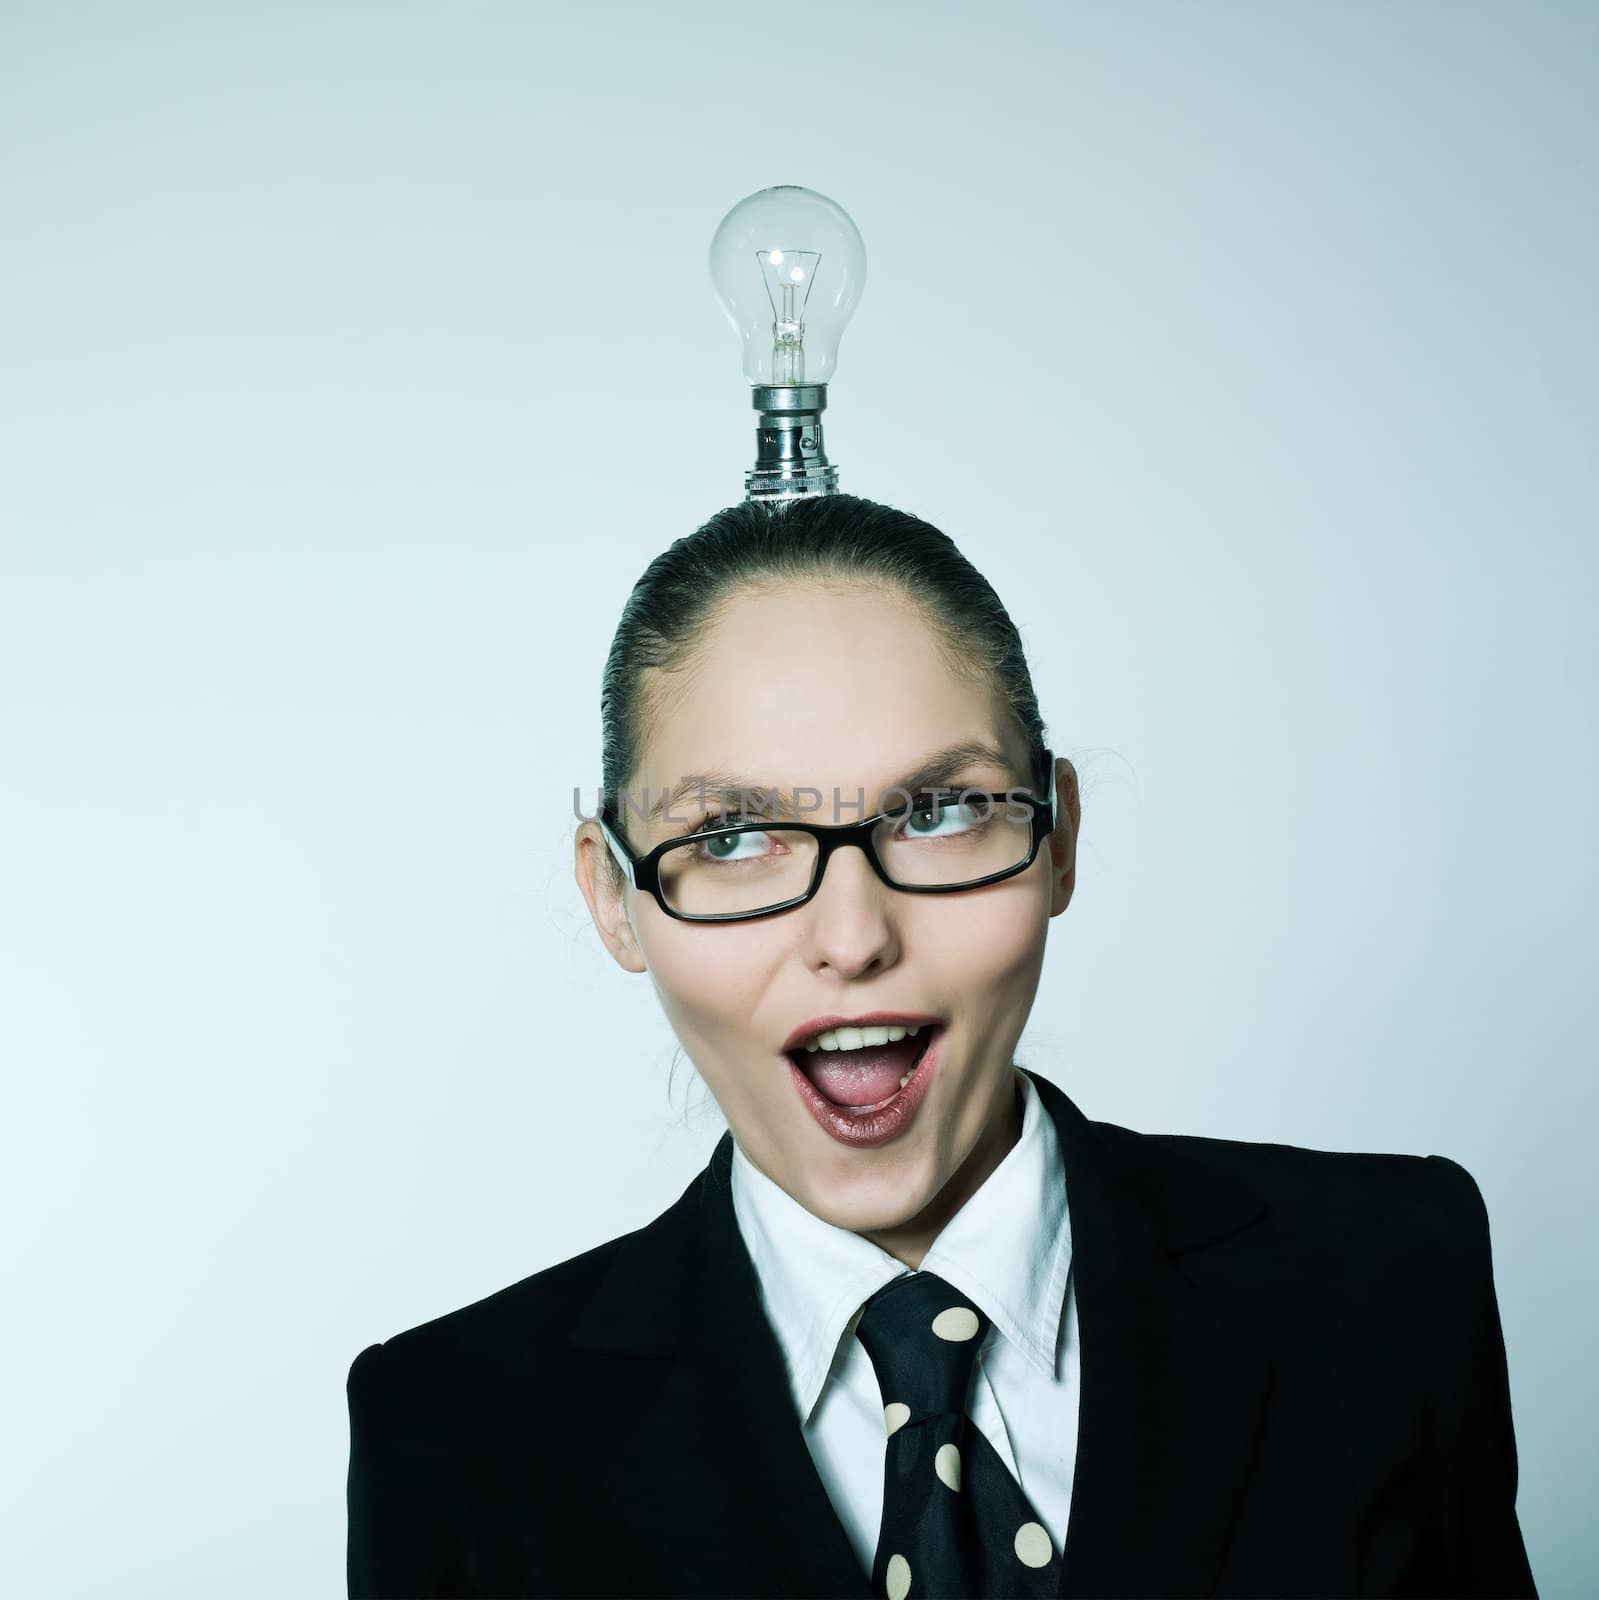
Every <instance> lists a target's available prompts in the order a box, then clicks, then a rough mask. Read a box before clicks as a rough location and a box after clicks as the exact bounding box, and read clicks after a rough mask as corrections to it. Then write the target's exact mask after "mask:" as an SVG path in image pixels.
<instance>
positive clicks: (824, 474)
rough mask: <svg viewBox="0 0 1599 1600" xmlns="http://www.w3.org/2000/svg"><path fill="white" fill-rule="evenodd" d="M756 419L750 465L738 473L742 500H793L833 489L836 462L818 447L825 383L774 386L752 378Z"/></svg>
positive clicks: (819, 443) (825, 389)
mask: <svg viewBox="0 0 1599 1600" xmlns="http://www.w3.org/2000/svg"><path fill="white" fill-rule="evenodd" d="M751 399H752V401H753V403H754V406H755V409H756V410H757V411H758V412H760V414H761V415H760V420H759V421H758V422H757V423H756V425H755V465H754V466H753V467H752V468H750V470H749V471H748V472H746V473H745V474H744V498H745V499H746V500H794V499H798V498H799V497H800V496H801V495H812V494H837V493H838V468H837V467H834V466H830V465H829V464H828V460H827V456H826V454H825V453H824V452H823V449H822V412H823V411H825V410H826V409H827V385H826V384H825V383H806V384H796V385H794V386H793V387H788V388H779V387H776V386H773V385H766V384H757V385H756V386H755V388H754V389H753V390H752V391H751Z"/></svg>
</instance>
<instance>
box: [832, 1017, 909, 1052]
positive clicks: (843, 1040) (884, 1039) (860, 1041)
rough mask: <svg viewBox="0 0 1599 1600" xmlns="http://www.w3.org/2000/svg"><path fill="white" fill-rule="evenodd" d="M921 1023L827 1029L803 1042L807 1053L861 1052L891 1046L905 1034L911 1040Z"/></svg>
mask: <svg viewBox="0 0 1599 1600" xmlns="http://www.w3.org/2000/svg"><path fill="white" fill-rule="evenodd" d="M921 1027H922V1025H921V1023H919V1022H918V1023H917V1024H916V1026H915V1027H912V1028H903V1027H901V1026H900V1025H899V1024H898V1023H897V1022H896V1023H894V1024H892V1025H891V1026H890V1027H887V1028H829V1029H827V1031H826V1032H824V1033H818V1034H815V1035H813V1036H812V1037H811V1038H809V1039H807V1040H806V1041H805V1048H806V1049H807V1050H808V1051H811V1052H815V1051H817V1050H861V1049H864V1048H865V1047H866V1046H867V1045H870V1044H893V1042H894V1041H895V1040H896V1039H903V1038H904V1037H905V1035H906V1034H910V1035H911V1036H912V1037H913V1038H914V1037H915V1035H916V1034H918V1033H919V1032H920V1031H921Z"/></svg>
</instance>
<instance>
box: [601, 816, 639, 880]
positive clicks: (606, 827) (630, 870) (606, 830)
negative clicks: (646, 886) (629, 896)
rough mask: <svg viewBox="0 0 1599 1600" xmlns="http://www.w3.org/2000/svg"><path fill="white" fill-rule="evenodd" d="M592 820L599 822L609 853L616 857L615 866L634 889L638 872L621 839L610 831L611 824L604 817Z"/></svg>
mask: <svg viewBox="0 0 1599 1600" xmlns="http://www.w3.org/2000/svg"><path fill="white" fill-rule="evenodd" d="M594 820H595V821H596V822H598V823H599V825H600V832H601V833H603V834H604V835H605V842H606V844H607V845H608V846H609V847H610V851H611V854H612V855H613V856H615V857H616V864H617V866H619V867H620V868H621V869H622V876H623V877H624V878H626V879H627V881H628V882H629V883H630V884H632V885H633V887H634V888H635V889H636V888H637V887H638V874H637V873H636V872H635V870H634V867H633V862H632V859H631V858H630V857H629V856H628V853H627V851H626V849H625V848H624V847H623V845H622V841H621V840H620V839H618V838H617V837H616V835H615V834H614V833H613V832H612V831H611V826H610V824H609V823H608V822H606V820H605V818H604V817H596V818H595V819H594Z"/></svg>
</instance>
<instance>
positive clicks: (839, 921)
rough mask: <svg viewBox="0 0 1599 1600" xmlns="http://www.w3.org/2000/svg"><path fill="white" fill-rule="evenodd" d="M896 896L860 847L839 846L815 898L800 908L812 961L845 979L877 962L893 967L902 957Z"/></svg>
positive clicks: (824, 873)
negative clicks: (896, 917)
mask: <svg viewBox="0 0 1599 1600" xmlns="http://www.w3.org/2000/svg"><path fill="white" fill-rule="evenodd" d="M893 897H894V891H893V890H892V889H891V888H890V887H889V886H888V885H887V884H886V883H884V882H883V881H882V880H881V879H880V878H879V877H878V876H877V874H876V873H875V872H873V871H872V864H871V862H870V861H868V860H867V859H866V852H865V851H864V850H862V849H861V848H860V846H859V845H844V846H842V847H840V848H839V849H837V850H835V851H834V852H833V854H832V856H831V857H830V858H829V860H828V863H827V867H826V870H825V871H824V872H823V874H822V881H821V884H820V885H819V886H818V888H817V890H816V894H815V896H814V898H813V899H812V900H811V901H810V902H809V904H807V905H804V906H801V907H800V908H799V909H800V911H801V912H802V913H803V914H804V915H805V919H806V920H805V939H804V943H805V954H806V959H807V960H808V961H809V962H810V964H811V965H812V966H824V967H831V968H833V970H834V971H835V972H838V973H840V974H841V975H842V976H844V977H855V976H857V975H859V974H860V973H862V972H865V971H868V970H869V969H870V968H871V967H872V966H873V965H874V964H876V965H879V966H890V965H892V964H893V962H894V961H896V960H897V959H898V957H899V934H898V931H897V929H896V928H895V925H894V915H893V910H892V899H893Z"/></svg>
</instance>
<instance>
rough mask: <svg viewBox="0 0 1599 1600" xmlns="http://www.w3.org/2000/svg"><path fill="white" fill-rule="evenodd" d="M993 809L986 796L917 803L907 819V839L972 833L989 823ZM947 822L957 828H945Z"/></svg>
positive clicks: (927, 800)
mask: <svg viewBox="0 0 1599 1600" xmlns="http://www.w3.org/2000/svg"><path fill="white" fill-rule="evenodd" d="M992 807H993V802H992V801H991V800H990V799H989V798H988V796H987V795H972V796H970V797H969V798H968V799H965V800H934V799H923V800H918V801H917V802H916V804H915V805H914V806H913V807H912V808H911V810H910V811H909V813H908V814H907V815H906V817H905V825H904V832H905V836H906V837H907V838H910V839H929V838H934V837H946V838H947V837H949V836H950V835H952V834H961V833H969V832H970V831H971V830H972V829H973V828H980V827H982V826H983V824H984V823H985V822H987V821H988V817H989V813H990V811H991V810H992ZM946 822H952V823H953V824H955V825H954V826H943V824H945V823H946Z"/></svg>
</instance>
